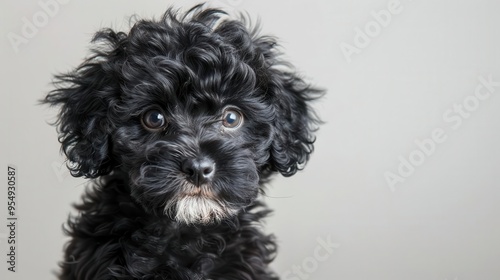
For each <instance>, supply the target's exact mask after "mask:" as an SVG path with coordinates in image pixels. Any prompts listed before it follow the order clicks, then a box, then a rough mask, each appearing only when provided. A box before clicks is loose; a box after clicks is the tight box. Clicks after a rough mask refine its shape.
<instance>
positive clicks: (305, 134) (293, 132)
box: [269, 70, 323, 177]
mask: <svg viewBox="0 0 500 280" xmlns="http://www.w3.org/2000/svg"><path fill="white" fill-rule="evenodd" d="M274 72H275V73H274V74H273V75H272V78H271V81H270V88H269V89H270V90H271V91H273V92H274V97H275V99H274V105H275V110H276V118H275V124H274V127H275V131H274V139H273V142H272V145H271V162H272V165H273V167H274V168H275V169H276V170H277V171H279V172H281V174H283V176H286V177H288V176H292V175H293V174H295V173H296V172H297V171H298V170H300V169H302V168H303V167H304V165H305V164H306V162H307V161H308V160H309V155H310V154H311V153H312V151H313V149H314V147H313V143H314V142H315V137H314V135H313V132H315V131H316V130H317V128H316V125H317V124H318V123H319V122H320V121H319V119H318V118H317V117H316V115H315V113H314V112H313V111H312V109H311V108H310V107H309V103H310V101H312V100H314V99H316V98H318V97H319V96H321V94H322V93H323V92H322V90H319V89H316V88H313V87H312V86H310V85H308V84H307V83H306V82H305V81H304V80H303V79H301V78H300V77H298V76H297V75H296V74H295V73H291V72H279V71H277V70H274Z"/></svg>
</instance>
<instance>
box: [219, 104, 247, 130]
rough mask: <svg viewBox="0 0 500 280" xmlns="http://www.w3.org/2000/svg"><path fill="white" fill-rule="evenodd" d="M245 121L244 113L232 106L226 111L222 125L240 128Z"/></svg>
mask: <svg viewBox="0 0 500 280" xmlns="http://www.w3.org/2000/svg"><path fill="white" fill-rule="evenodd" d="M242 123H243V115H242V114H241V113H240V112H239V111H238V110H236V109H234V108H230V109H226V110H225V111H224V115H223V119H222V125H223V126H225V127H227V128H238V127H240V126H241V124H242Z"/></svg>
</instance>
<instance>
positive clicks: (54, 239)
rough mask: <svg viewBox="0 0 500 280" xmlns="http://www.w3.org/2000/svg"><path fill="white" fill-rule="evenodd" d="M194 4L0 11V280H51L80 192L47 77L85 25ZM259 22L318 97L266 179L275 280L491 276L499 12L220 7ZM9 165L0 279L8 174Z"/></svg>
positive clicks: (494, 267) (499, 211) (499, 134)
mask: <svg viewBox="0 0 500 280" xmlns="http://www.w3.org/2000/svg"><path fill="white" fill-rule="evenodd" d="M194 3H195V1H166V0H163V1H160V0H154V1H153V0H149V1H131V0H128V1H125V0H113V1H97V0H92V1H77V0H64V1H63V0H57V1H56V0H40V1H2V2H1V4H0V18H1V25H0V34H1V35H2V37H1V40H0V49H1V53H0V55H1V60H0V61H1V62H0V63H1V66H0V69H1V73H0V88H1V92H2V95H1V96H2V97H3V101H1V102H0V106H1V108H0V114H1V122H0V123H1V137H0V152H1V156H0V158H1V161H2V162H1V169H0V170H2V171H1V172H0V182H1V186H3V187H2V188H0V195H1V196H0V197H1V200H0V218H1V220H2V221H1V222H0V225H1V226H0V252H1V257H0V260H1V261H0V278H1V279H54V278H55V277H54V276H53V275H52V271H54V270H55V269H57V262H58V261H59V260H60V259H61V255H62V247H63V244H64V242H65V239H64V236H63V234H62V231H61V225H62V223H63V222H64V221H65V219H66V218H67V215H68V213H69V211H70V209H71V208H70V204H71V203H72V202H74V201H77V200H78V198H79V197H80V195H81V193H82V192H83V189H84V186H83V184H84V182H85V181H84V180H82V179H74V178H71V177H70V176H69V174H68V172H67V171H66V169H65V167H64V163H63V161H64V158H63V157H62V156H60V154H59V144H58V143H57V135H56V131H55V129H54V128H53V127H50V126H49V125H47V122H48V121H51V120H54V115H55V111H54V110H49V109H47V108H43V107H41V106H37V105H36V103H37V99H39V98H42V97H43V96H44V94H45V93H46V92H48V91H49V90H50V89H51V86H50V81H51V76H52V75H53V74H54V73H58V72H63V71H67V70H70V69H72V68H73V67H74V66H76V65H78V64H79V63H80V62H81V60H82V58H83V57H84V56H85V55H86V54H88V52H87V46H88V42H89V40H90V38H91V36H92V34H93V32H94V31H96V30H97V29H99V28H102V27H108V26H112V27H114V28H117V29H122V30H127V29H128V23H127V22H128V17H129V16H130V15H132V14H134V13H135V14H138V15H139V16H144V17H151V16H156V17H159V16H160V15H161V13H162V12H163V11H164V10H165V9H166V7H167V6H170V5H172V4H175V5H176V6H181V7H186V8H187V7H190V6H191V5H192V4H194ZM210 4H211V5H212V6H218V7H223V8H226V9H228V10H230V11H231V10H236V11H239V10H246V11H248V13H249V14H250V15H251V17H252V18H253V19H257V18H258V17H260V18H261V21H262V24H263V33H266V34H272V35H276V36H278V37H279V38H280V39H281V44H282V45H283V46H284V49H285V50H286V51H285V52H286V55H287V57H288V58H289V59H290V61H292V62H293V63H294V64H295V65H296V66H297V67H298V68H299V69H300V71H301V72H302V73H304V75H305V76H306V77H308V78H310V80H311V81H314V84H316V85H319V86H321V87H324V88H326V89H327V90H328V94H327V95H326V97H325V98H324V99H323V100H322V101H321V102H320V103H317V104H316V106H315V108H317V109H318V111H319V114H320V116H321V117H322V118H323V119H324V120H325V121H326V124H325V125H323V126H322V127H321V130H320V132H319V133H318V140H317V145H316V152H315V154H314V156H313V157H312V158H311V161H310V163H309V164H308V165H307V167H306V170H305V171H303V172H301V173H299V174H297V175H295V176H293V177H292V178H287V179H284V178H281V177H277V178H276V180H275V181H274V182H273V184H272V186H271V188H270V190H269V191H268V194H267V195H268V197H267V198H266V200H267V202H268V203H269V204H270V206H271V207H272V208H274V209H275V214H274V216H273V217H272V218H270V219H268V220H267V226H266V230H267V231H268V232H272V233H274V234H276V236H277V237H278V239H279V245H280V253H279V255H278V257H277V259H276V261H275V262H274V264H273V267H274V268H275V270H276V271H278V272H279V273H280V274H281V275H282V276H283V279H294V280H297V279H321V280H323V279H325V280H327V279H340V280H350V279H353V280H366V279H375V280H378V279H380V280H392V279H394V280H413V279H415V280H445V279H448V280H466V279H474V280H480V279H487V280H489V279H491V280H494V279H500V265H499V263H500V241H499V240H500V227H499V225H500V203H499V200H500V184H499V183H498V181H500V172H499V171H500V148H499V145H498V143H499V142H500V126H499V125H500V110H499V109H500V33H499V31H498V28H499V26H500V17H498V12H499V11H500V2H498V1H485V0H483V1H473V0H470V1H416V0H414V1H411V0H401V1H393V0H370V1H368V0H365V1H347V0H343V1H340V0H333V1H332V0H316V1H280V2H278V1H263V0H258V1H257V0H253V1H250V0H218V1H210ZM8 165H15V166H16V167H17V169H18V177H17V179H18V187H17V200H18V201H17V202H18V205H17V206H18V209H16V210H17V212H16V216H17V217H18V220H17V228H16V230H17V233H16V238H17V244H16V245H17V252H16V253H17V255H16V256H17V259H16V261H17V262H16V270H17V272H15V273H12V272H9V271H8V270H7V268H8V267H9V264H8V263H7V258H8V257H7V254H8V250H7V249H8V246H9V245H8V240H9V239H8V238H9V236H10V231H9V230H8V228H7V224H8V222H7V217H8V213H7V198H6V195H7V166H8Z"/></svg>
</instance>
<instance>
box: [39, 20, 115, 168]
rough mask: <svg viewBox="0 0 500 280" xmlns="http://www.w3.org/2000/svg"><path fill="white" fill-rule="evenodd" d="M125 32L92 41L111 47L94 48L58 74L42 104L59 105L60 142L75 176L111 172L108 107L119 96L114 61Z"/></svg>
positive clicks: (106, 33) (108, 33)
mask: <svg viewBox="0 0 500 280" xmlns="http://www.w3.org/2000/svg"><path fill="white" fill-rule="evenodd" d="M124 36H125V35H124V34H122V33H114V32H113V31H111V30H103V31H100V32H98V33H97V34H96V36H95V37H94V39H93V40H92V42H96V41H99V42H100V43H103V44H104V45H105V46H106V47H107V48H108V50H102V49H101V50H97V49H96V50H94V51H93V55H92V56H91V57H89V58H88V59H86V60H85V61H84V62H83V63H82V64H81V65H80V66H79V67H78V68H76V69H75V70H74V71H72V72H70V73H68V74H63V75H57V76H56V77H55V81H54V85H55V87H56V89H55V90H53V91H51V92H50V93H49V94H48V95H47V96H46V97H45V99H44V100H43V101H42V102H43V103H46V104H50V105H51V106H60V112H59V115H58V120H57V122H56V123H55V124H57V126H58V132H59V142H61V144H62V148H61V149H62V151H63V152H64V153H65V154H66V156H67V158H68V161H69V162H68V164H67V166H68V169H70V171H71V174H72V175H73V176H75V177H80V176H85V177H89V178H95V177H98V176H100V175H104V174H107V173H109V172H110V170H111V168H112V165H113V159H112V158H111V155H110V149H111V147H110V131H111V124H110V122H109V120H108V117H109V116H108V107H109V106H110V101H111V99H112V98H113V97H114V96H116V95H118V89H119V88H118V83H117V80H118V79H117V78H116V74H114V73H115V66H116V65H115V64H116V63H117V58H118V57H119V56H120V52H121V51H120V49H119V44H120V41H122V39H123V37H124Z"/></svg>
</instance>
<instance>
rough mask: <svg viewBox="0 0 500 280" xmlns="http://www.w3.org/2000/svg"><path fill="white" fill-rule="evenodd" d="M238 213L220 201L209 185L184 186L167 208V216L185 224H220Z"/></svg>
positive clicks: (187, 184)
mask: <svg viewBox="0 0 500 280" xmlns="http://www.w3.org/2000/svg"><path fill="white" fill-rule="evenodd" d="M237 212H238V208H236V207H233V206H231V204H230V203H228V202H226V201H224V200H221V199H219V198H218V197H217V195H216V194H215V193H214V192H213V191H212V189H211V187H210V185H207V184H203V185H201V186H195V185H193V184H190V183H186V184H184V185H183V186H182V188H181V190H180V192H179V193H178V195H177V196H176V197H175V198H174V199H172V200H171V201H170V202H169V203H167V205H166V207H165V213H166V214H167V215H169V216H171V217H173V218H174V219H175V220H177V221H179V222H182V223H185V224H213V223H218V222H220V221H221V220H223V219H224V218H227V217H231V216H233V215H235V214H236V213H237Z"/></svg>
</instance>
